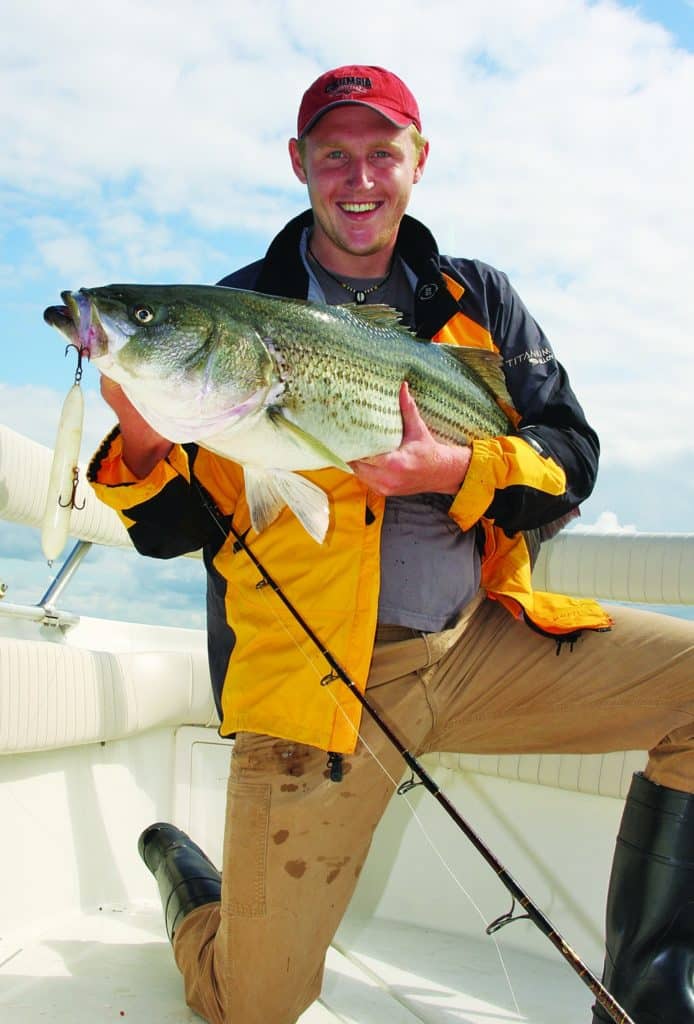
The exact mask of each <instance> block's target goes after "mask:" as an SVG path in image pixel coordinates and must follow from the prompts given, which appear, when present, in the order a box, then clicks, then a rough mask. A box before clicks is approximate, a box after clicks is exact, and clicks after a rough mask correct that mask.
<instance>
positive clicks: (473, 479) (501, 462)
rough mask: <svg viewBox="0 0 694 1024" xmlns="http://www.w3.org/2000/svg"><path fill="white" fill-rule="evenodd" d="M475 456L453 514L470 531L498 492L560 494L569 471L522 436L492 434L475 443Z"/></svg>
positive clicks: (452, 507)
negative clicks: (521, 490) (519, 490)
mask: <svg viewBox="0 0 694 1024" xmlns="http://www.w3.org/2000/svg"><path fill="white" fill-rule="evenodd" d="M471 447H472V458H471V459H470V465H469V467H468V471H467V473H466V474H465V479H464V480H463V485H462V487H461V488H460V490H459V491H458V493H457V495H456V496H455V499H454V500H453V504H452V505H451V508H450V512H449V514H450V515H451V516H452V518H453V519H455V521H456V523H457V524H458V525H459V526H460V528H461V530H469V529H471V527H473V526H474V525H475V523H476V522H478V520H479V519H480V518H481V517H482V516H483V515H484V514H485V512H486V511H487V509H488V508H489V506H490V505H491V503H492V501H493V500H494V496H495V492H496V491H497V490H502V489H503V488H505V487H513V486H521V487H530V488H533V489H535V490H537V491H540V492H542V493H543V494H551V495H555V496H559V495H562V494H564V493H565V491H566V474H565V472H564V470H563V469H562V468H561V466H559V465H557V463H556V462H554V460H553V459H551V458H547V457H546V456H544V455H541V454H540V453H539V452H537V451H535V449H534V448H533V447H532V445H529V444H528V443H527V441H524V440H523V438H522V437H490V438H484V439H483V440H480V441H473V442H472V446H471Z"/></svg>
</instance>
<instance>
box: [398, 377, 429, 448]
mask: <svg viewBox="0 0 694 1024" xmlns="http://www.w3.org/2000/svg"><path fill="white" fill-rule="evenodd" d="M400 413H401V415H402V428H403V430H402V442H401V444H404V443H405V442H406V441H421V440H424V439H426V438H428V437H430V434H429V428H428V427H427V425H426V423H425V422H424V420H423V419H422V416H421V413H420V411H419V409H418V408H417V403H416V402H415V400H414V398H413V397H412V395H411V394H410V389H409V386H408V383H407V381H403V382H402V384H401V385H400Z"/></svg>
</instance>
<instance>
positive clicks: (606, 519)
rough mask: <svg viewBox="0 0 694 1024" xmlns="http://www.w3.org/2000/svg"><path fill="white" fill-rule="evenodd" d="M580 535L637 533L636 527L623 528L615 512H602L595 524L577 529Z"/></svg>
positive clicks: (581, 525) (584, 524)
mask: <svg viewBox="0 0 694 1024" xmlns="http://www.w3.org/2000/svg"><path fill="white" fill-rule="evenodd" d="M575 529H576V530H578V531H579V532H580V533H601V534H602V533H636V532H637V530H636V527H635V526H634V525H628V526H622V525H621V523H620V522H619V519H618V517H617V514H616V513H615V512H610V511H607V510H606V511H605V512H601V513H600V515H599V516H598V518H597V519H596V520H595V522H594V523H587V524H586V523H583V522H581V524H580V525H579V526H576V527H575Z"/></svg>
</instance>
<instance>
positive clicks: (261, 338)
mask: <svg viewBox="0 0 694 1024" xmlns="http://www.w3.org/2000/svg"><path fill="white" fill-rule="evenodd" d="M63 300H64V302H65V305H64V306H55V307H50V308H49V309H47V310H46V312H45V314H44V317H45V319H46V320H47V321H48V323H50V324H51V325H52V326H55V327H57V328H58V329H59V330H60V331H62V333H64V334H65V335H66V336H67V337H68V339H69V340H70V341H71V342H72V343H73V344H75V345H78V346H82V347H84V348H85V349H86V350H87V352H88V353H89V356H90V359H91V361H92V362H93V363H94V364H95V366H96V367H97V368H98V369H99V370H101V372H103V373H104V374H105V375H106V376H109V377H111V378H112V379H114V380H115V381H117V382H118V383H120V384H121V386H122V387H123V389H124V391H125V393H126V395H127V396H128V397H129V398H130V400H131V402H132V403H133V404H134V405H135V407H136V408H137V409H138V410H139V411H140V412H141V414H142V415H143V416H144V418H145V419H146V420H147V421H148V422H149V423H150V424H151V425H152V427H153V428H154V429H155V430H156V431H158V432H159V433H160V434H162V436H164V437H167V438H169V439H170V440H172V441H179V442H186V441H195V442H197V443H198V444H200V445H202V446H203V447H207V448H210V449H211V450H212V451H215V452H218V453H219V454H221V455H222V456H224V457H226V458H230V459H233V460H235V461H236V462H238V463H240V464H241V466H242V467H243V471H244V480H245V485H246V497H247V500H248V505H249V509H250V512H251V521H252V524H253V527H254V528H255V529H256V530H258V531H259V530H262V529H265V528H266V527H267V526H268V525H269V524H270V523H271V522H272V521H273V520H274V518H276V516H277V515H278V514H279V512H280V511H281V509H282V508H283V507H284V506H285V505H289V507H290V508H291V509H292V511H293V512H294V513H295V514H296V515H297V517H298V518H299V520H300V522H301V523H302V524H303V525H304V527H305V528H306V529H307V531H308V532H309V533H310V535H311V536H312V537H314V538H315V539H316V540H318V541H322V540H323V538H324V537H325V534H326V531H327V528H328V525H329V502H328V498H327V495H326V494H325V493H324V492H323V491H322V489H321V488H320V487H318V486H317V484H315V483H314V482H313V481H311V480H308V479H306V477H305V476H303V475H301V474H302V472H303V471H311V470H316V469H321V468H324V467H328V466H335V467H337V468H339V469H341V470H343V471H344V472H351V470H350V467H349V462H351V461H354V460H355V459H360V458H366V457H369V456H372V455H377V454H380V453H382V452H387V451H392V450H393V449H394V448H396V447H397V446H398V445H399V444H400V441H401V438H402V416H401V413H400V406H399V393H400V387H401V384H402V382H403V381H407V382H408V385H409V387H410V391H411V393H412V395H413V397H414V398H415V400H416V402H417V405H418V407H419V409H420V412H421V414H422V417H423V419H424V421H425V422H426V423H427V425H428V427H429V429H430V430H431V431H432V433H433V434H434V436H435V437H437V438H439V439H440V440H443V441H446V442H451V443H455V444H465V443H468V442H469V441H470V440H472V439H475V438H482V437H490V436H496V435H499V434H506V433H509V431H511V430H512V426H511V423H510V421H509V418H508V416H507V415H506V413H505V412H504V411H502V409H501V407H500V405H499V401H498V400H500V401H502V402H503V403H506V404H507V405H508V406H510V405H511V400H510V398H509V396H508V394H507V392H506V389H505V385H504V383H503V375H502V373H501V369H500V360H499V358H498V357H497V356H494V355H493V354H492V353H489V352H485V351H481V350H479V349H452V348H449V347H448V346H443V345H436V344H433V343H431V342H426V341H421V340H419V339H417V338H415V337H413V335H412V334H411V333H410V332H409V331H407V330H406V329H405V328H403V327H402V326H401V325H400V324H399V323H398V314H396V313H395V311H393V310H389V309H387V308H386V307H375V306H373V307H369V306H364V307H355V308H354V309H348V308H345V307H335V306H324V305H320V304H316V303H309V302H305V301H302V300H297V299H282V298H277V297H274V296H267V295H262V294H259V293H256V292H248V291H241V290H238V289H230V288H219V287H210V286H203V285H137V284H132V285H127V284H126V285H109V286H106V287H103V288H91V289H90V288H82V289H79V290H78V291H76V292H63Z"/></svg>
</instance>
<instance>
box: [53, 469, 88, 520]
mask: <svg viewBox="0 0 694 1024" xmlns="http://www.w3.org/2000/svg"><path fill="white" fill-rule="evenodd" d="M79 480H80V471H79V469H78V467H77V466H75V468H74V469H73V471H72V493H71V494H70V499H69V501H61V500H60V498H58V504H59V505H60V507H61V508H74V509H76V510H77V511H78V512H81V511H82V509H83V508H84V506H85V505H86V504H87V499H86V498H85V500H84V501H83V502H82V504H81V505H78V504H77V502H76V501H75V497H76V495H77V484H78V483H79Z"/></svg>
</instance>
